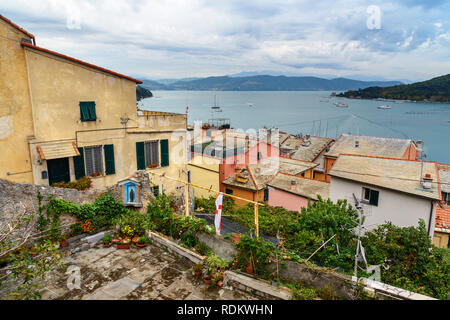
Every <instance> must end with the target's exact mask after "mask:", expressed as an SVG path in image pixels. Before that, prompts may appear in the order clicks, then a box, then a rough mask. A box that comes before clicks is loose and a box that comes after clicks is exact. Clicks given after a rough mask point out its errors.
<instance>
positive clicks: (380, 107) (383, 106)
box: [377, 104, 392, 109]
mask: <svg viewBox="0 0 450 320" xmlns="http://www.w3.org/2000/svg"><path fill="white" fill-rule="evenodd" d="M377 108H378V109H392V107H391V106H390V105H387V104H385V105H382V106H378V107H377Z"/></svg>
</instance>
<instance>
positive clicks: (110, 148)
mask: <svg viewBox="0 0 450 320" xmlns="http://www.w3.org/2000/svg"><path fill="white" fill-rule="evenodd" d="M103 150H104V151H105V174H107V175H108V174H115V173H116V168H115V164H114V145H112V144H106V145H104V146H103Z"/></svg>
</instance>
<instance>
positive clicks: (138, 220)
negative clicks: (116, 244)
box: [113, 210, 153, 235]
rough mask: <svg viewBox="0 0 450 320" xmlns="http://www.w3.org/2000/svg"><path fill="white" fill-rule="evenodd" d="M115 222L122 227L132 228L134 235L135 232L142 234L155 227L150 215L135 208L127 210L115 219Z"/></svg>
mask: <svg viewBox="0 0 450 320" xmlns="http://www.w3.org/2000/svg"><path fill="white" fill-rule="evenodd" d="M113 223H114V224H118V225H119V226H120V228H121V229H123V228H125V227H127V228H131V229H132V230H133V235H134V233H136V234H139V235H141V234H143V233H144V232H145V231H147V230H150V229H152V228H153V224H152V222H151V220H150V217H149V215H147V214H144V213H139V212H137V211H134V210H125V212H124V213H123V214H121V215H120V216H118V217H116V218H115V219H113Z"/></svg>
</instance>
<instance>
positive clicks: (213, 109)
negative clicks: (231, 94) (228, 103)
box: [211, 94, 222, 112]
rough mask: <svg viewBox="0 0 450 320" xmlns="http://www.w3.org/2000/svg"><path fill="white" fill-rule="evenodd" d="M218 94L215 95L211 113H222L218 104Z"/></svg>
mask: <svg viewBox="0 0 450 320" xmlns="http://www.w3.org/2000/svg"><path fill="white" fill-rule="evenodd" d="M216 96H217V95H216V94H215V95H214V106H212V107H211V111H215V112H222V109H221V108H220V107H219V106H218V105H217V104H216Z"/></svg>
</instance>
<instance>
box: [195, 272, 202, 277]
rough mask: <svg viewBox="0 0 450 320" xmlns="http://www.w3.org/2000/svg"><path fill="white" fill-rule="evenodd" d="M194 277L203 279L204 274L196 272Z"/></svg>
mask: <svg viewBox="0 0 450 320" xmlns="http://www.w3.org/2000/svg"><path fill="white" fill-rule="evenodd" d="M194 275H195V276H196V277H199V278H200V277H201V276H202V273H201V272H194Z"/></svg>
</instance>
